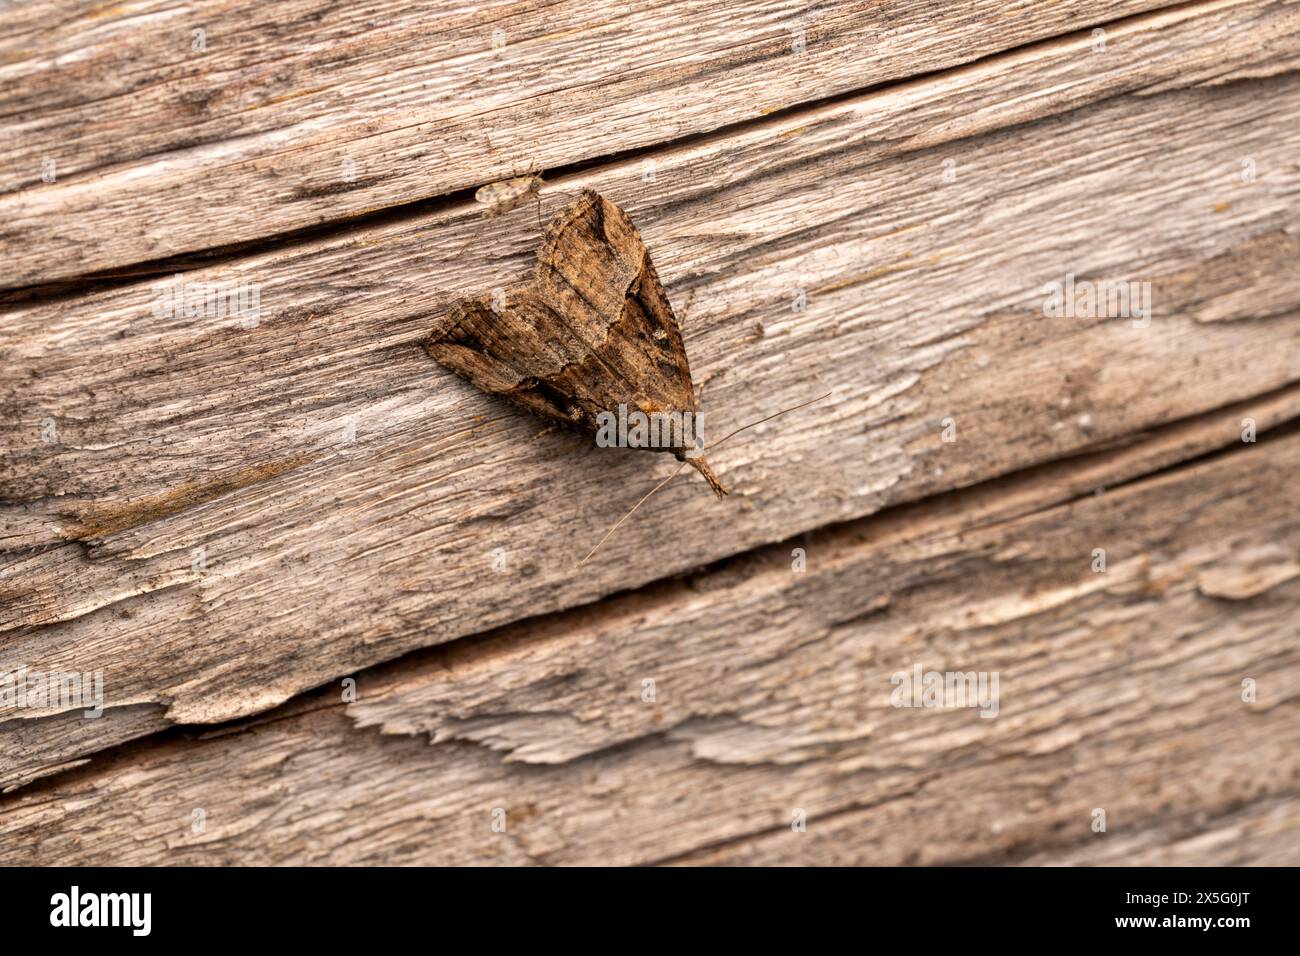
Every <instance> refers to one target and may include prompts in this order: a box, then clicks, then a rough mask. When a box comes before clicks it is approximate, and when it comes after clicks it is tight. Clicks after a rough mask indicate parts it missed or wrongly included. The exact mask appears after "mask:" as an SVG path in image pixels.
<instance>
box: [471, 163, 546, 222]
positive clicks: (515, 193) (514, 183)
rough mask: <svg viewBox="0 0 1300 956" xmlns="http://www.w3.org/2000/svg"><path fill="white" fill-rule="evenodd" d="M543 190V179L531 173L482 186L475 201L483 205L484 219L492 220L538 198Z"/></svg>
mask: <svg viewBox="0 0 1300 956" xmlns="http://www.w3.org/2000/svg"><path fill="white" fill-rule="evenodd" d="M541 188H542V177H541V176H537V175H533V174H531V173H530V174H529V175H527V176H516V177H515V178H514V179H503V180H501V181H500V182H499V183H488V184H487V185H486V186H480V187H479V188H478V191H477V192H475V193H474V199H475V201H476V202H479V203H482V204H483V218H484V219H491V218H492V217H493V216H499V215H501V214H502V213H504V212H509V211H510V210H511V209H514V208H515V207H516V206H519V205H521V204H523V203H524V202H525V201H526V200H528V199H531V198H532V197H534V196H536V195H537V192H538V190H540V189H541Z"/></svg>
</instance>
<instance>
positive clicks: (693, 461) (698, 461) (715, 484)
mask: <svg viewBox="0 0 1300 956" xmlns="http://www.w3.org/2000/svg"><path fill="white" fill-rule="evenodd" d="M830 397H831V393H830V392H827V393H826V394H825V395H818V396H817V397H816V398H813V399H809V400H808V401H806V402H800V403H799V404H798V405H791V406H790V407H789V408H783V409H781V410H780V411H779V412H773V413H772V414H771V415H768V416H767V417H766V418H760V419H759V420H758V421H756V422H750V423H749V424H748V425H741V426H740V427H739V428H737V429H736V430H735V431H733V432H731V433H730V434H729V435H724V436H723V437H722V438H719V439H718V440H717V441H715V442H714V443H713V444H712V445H709V446H708V448H705V449H704V450H705V451H709V450H710V449H713V448H717V447H718V446H719V445H721V444H722V443H723V442H724V441H727V440H728V439H730V438H734V437H735V436H736V435H739V434H740V433H741V432H743V431H744V430H745V429H747V428H753V427H754V426H755V425H761V424H763V423H764V422H770V421H771V420H772V419H774V418H779V417H780V416H782V415H784V414H785V413H786V412H794V411H798V410H799V409H801V408H807V407H808V406H809V405H815V404H816V403H817V402H820V401H821V400H822V399H825V398H830ZM702 454H703V453H701V454H700V455H696V456H695V457H693V458H687V459H685V460H684V461H683V462H682V463H681V464H680V465H678V466H677V468H676V469H675V470H674V471H673V473H672V474H671V475H669V476H668V477H667V478H665V479H664V480H663V481H661V482H659V484H657V485H655V486H654V487H653V488H651V489H650V490H649V491H648V492H646V493H645V494H644V495H643V496H642V497H641V500H640V501H638V502H637V503H636V504H634V505H633V506H632V507H631V508H629V509H628V510H627V514H625V515H623V517H621V518H619V519H618V521H616V522H614V526H613V527H612V528H610V529H609V530H608V531H606V532H605V537H603V538H601V539H600V540H599V541H597V542H596V547H594V548H592V549H591V550H590V551H588V552H587V556H586V557H585V558H583V559H582V560H581V561H579V562H578V567H582V566H583V565H584V564H586V563H587V562H588V561H590V560H591V556H592V555H593V554H595V553H596V551H597V550H599V548H600V546H601V545H602V544H604V543H605V542H606V541H608V540H609V539H610V537H611V536H612V535H613V534H614V532H615V531H617V530H618V529H619V528H620V527H622V525H623V522H624V521H626V520H627V519H628V518H630V517H632V512H634V511H636V509H637V508H640V507H641V506H642V505H643V504H645V503H646V501H648V500H649V499H650V496H651V495H653V494H654V493H655V492H656V491H658V490H659V489H660V488H662V487H663V486H664V485H666V484H668V482H670V481H672V480H673V479H674V478H676V477H677V476H678V475H680V474H681V473H682V469H683V468H685V467H686V466H687V465H690V466H692V467H693V468H694V469H695V470H696V471H698V472H699V473H700V474H701V475H703V476H704V477H705V479H706V480H707V481H708V482H709V485H710V486H711V487H712V488H713V491H714V493H715V494H717V496H718V497H719V498H721V497H722V496H723V495H725V494H726V493H727V489H726V488H724V487H722V483H721V482H720V481H718V479H717V477H716V476H715V475H714V474H713V471H712V469H710V468H709V466H708V464H707V463H706V462H705V461H704V458H703V457H702Z"/></svg>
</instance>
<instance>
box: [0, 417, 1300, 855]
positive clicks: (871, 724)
mask: <svg viewBox="0 0 1300 956" xmlns="http://www.w3.org/2000/svg"><path fill="white" fill-rule="evenodd" d="M1297 466H1300V434H1297V433H1296V432H1295V431H1294V429H1292V431H1291V433H1290V434H1287V435H1283V436H1280V437H1278V438H1277V439H1275V440H1271V441H1268V442H1265V443H1261V444H1259V445H1254V446H1244V447H1242V449H1241V450H1238V451H1234V452H1232V453H1229V454H1226V455H1223V456H1219V457H1218V458H1215V459H1212V460H1209V461H1206V462H1203V463H1200V464H1197V465H1195V466H1190V467H1183V468H1180V469H1177V470H1176V471H1173V472H1171V473H1168V474H1163V475H1160V476H1158V477H1155V478H1152V479H1148V480H1144V481H1140V482H1136V483H1133V484H1129V485H1126V486H1124V487H1122V488H1120V489H1117V490H1114V491H1111V492H1107V493H1105V494H1102V495H1088V496H1086V497H1084V498H1081V499H1077V500H1075V501H1073V502H1070V503H1067V504H1063V505H1055V506H1050V507H1045V508H1041V509H1037V510H1032V511H1030V512H1028V513H1026V514H1023V515H1022V516H1020V517H1017V518H1013V519H1009V520H1003V519H999V518H997V517H991V520H985V519H988V518H990V516H987V515H986V516H983V517H977V518H976V519H975V520H974V521H972V520H971V519H970V517H968V516H967V515H966V514H964V513H963V512H962V510H961V509H960V508H953V507H943V506H942V505H941V503H939V502H935V503H933V504H932V505H930V506H918V507H917V508H915V509H911V510H912V511H913V512H914V513H913V514H911V515H903V514H899V513H896V514H891V515H887V516H881V517H879V518H873V519H866V520H864V521H862V522H858V523H855V524H852V525H849V526H846V527H844V528H841V529H838V530H835V531H831V532H821V533H818V534H815V535H811V536H809V538H808V539H807V540H806V541H805V542H803V544H804V546H805V547H806V550H807V556H808V564H807V570H806V571H804V572H802V573H793V572H792V570H791V564H790V554H789V548H788V545H787V546H774V547H771V548H767V549H764V550H763V551H762V552H761V553H758V554H755V555H752V556H748V557H747V558H746V559H745V560H744V561H741V562H736V563H731V564H725V565H723V566H721V567H720V568H717V569H715V570H713V571H710V572H708V573H705V574H701V575H697V576H695V577H693V578H691V579H689V580H686V581H682V582H678V583H674V584H667V585H663V586H660V587H657V588H654V589H650V590H647V591H645V592H642V593H637V594H633V595H628V596H625V597H620V598H616V599H613V600H611V601H608V602H605V603H604V604H603V605H602V606H601V607H600V608H597V609H591V610H584V611H578V612H572V613H569V614H566V615H563V616H561V617H559V618H557V619H556V620H554V621H553V622H550V623H548V624H546V625H544V626H541V627H536V628H532V629H525V628H513V629H510V630H509V631H507V632H503V633H501V634H499V635H496V636H494V637H492V638H489V639H488V640H487V641H485V642H479V643H476V644H469V645H465V646H463V647H461V646H458V647H453V648H451V649H449V650H446V651H442V652H436V653H432V654H430V655H428V657H427V659H426V660H422V661H416V662H409V663H408V665H407V666H403V667H388V668H384V669H381V670H380V671H378V672H375V673H372V674H368V675H360V678H361V679H360V681H359V684H358V691H359V694H360V698H359V700H358V701H357V702H356V703H354V704H351V705H347V706H344V705H343V704H341V703H340V702H339V695H338V691H337V689H334V690H330V691H328V692H321V693H319V694H315V695H311V696H310V697H308V698H304V699H301V700H299V701H297V702H295V703H294V704H293V705H291V706H289V707H288V708H285V709H284V710H283V711H281V712H278V713H276V714H273V715H270V716H267V717H263V718H259V719H253V720H250V721H245V722H242V723H240V724H237V725H235V726H233V727H230V728H226V729H224V730H222V731H221V732H220V733H219V734H217V735H213V736H209V737H208V738H207V739H200V740H191V739H173V740H169V741H165V742H161V743H157V744H147V743H146V744H140V745H133V746H131V747H129V748H127V749H126V750H124V751H122V752H120V753H119V754H117V755H116V756H115V758H114V759H113V761H112V762H111V763H108V764H106V765H105V766H104V767H103V768H102V769H100V770H99V771H98V772H91V771H89V770H87V769H85V768H83V769H80V770H74V771H72V772H70V773H68V774H66V775H64V776H62V777H59V778H56V779H54V780H50V781H46V782H43V783H38V784H36V785H34V786H33V787H31V788H29V789H27V790H25V791H20V792H19V793H17V794H14V795H10V796H9V797H6V798H3V799H0V834H2V835H3V839H0V860H3V861H4V862H6V863H30V862H53V861H56V860H57V861H59V862H64V863H102V862H110V861H111V862H115V863H162V862H171V863H201V864H222V863H233V862H240V863H250V862H252V863H308V862H326V863H365V862H379V861H382V862H386V863H485V862H508V863H535V862H540V863H583V862H586V863H602V864H613V863H642V862H699V861H708V860H714V861H717V860H726V861H728V862H732V861H734V862H769V863H771V862H778V863H835V862H873V863H945V862H963V861H971V860H980V861H985V862H987V861H990V860H1002V859H1010V860H1016V859H1021V860H1025V859H1030V860H1033V861H1034V862H1075V863H1078V862H1112V863H1123V862H1127V861H1128V857H1127V856H1125V854H1124V853H1122V852H1117V851H1119V850H1121V849H1122V848H1123V847H1124V846H1128V847H1130V848H1135V851H1136V850H1141V851H1142V852H1147V853H1152V855H1154V856H1155V857H1156V858H1158V859H1159V858H1163V859H1166V860H1172V861H1175V862H1180V863H1204V862H1215V861H1219V860H1222V859H1224V858H1225V856H1231V858H1232V859H1233V860H1235V861H1237V862H1251V861H1252V860H1254V859H1255V856H1254V853H1255V852H1258V853H1260V854H1261V857H1262V858H1263V859H1266V860H1272V861H1278V857H1277V855H1276V853H1274V854H1273V855H1269V853H1268V851H1266V850H1265V849H1264V845H1265V841H1263V840H1261V839H1260V838H1258V836H1256V837H1255V838H1253V839H1251V841H1250V842H1248V843H1247V844H1246V845H1245V847H1244V848H1239V849H1238V850H1237V851H1236V852H1233V853H1231V854H1228V853H1227V852H1226V851H1225V850H1224V848H1223V847H1222V846H1221V845H1218V844H1217V843H1216V840H1215V831H1216V829H1217V828H1220V827H1228V826H1231V825H1233V819H1234V815H1241V813H1242V810H1243V808H1245V809H1246V810H1247V811H1249V814H1250V815H1251V817H1252V819H1253V822H1252V823H1250V824H1249V826H1250V827H1253V828H1255V829H1258V828H1260V827H1268V828H1271V829H1273V830H1275V831H1279V832H1281V833H1282V834H1284V835H1285V839H1286V841H1287V842H1286V843H1285V844H1284V845H1286V846H1294V845H1295V838H1294V832H1293V831H1294V820H1295V819H1296V781H1297V775H1298V774H1300V719H1298V718H1300V710H1297V701H1298V700H1300V694H1298V692H1300V648H1297V646H1296V643H1295V640H1294V607H1295V602H1296V600H1297V599H1300V575H1293V576H1290V577H1288V578H1274V579H1272V583H1271V584H1269V585H1268V586H1265V587H1263V588H1262V589H1261V590H1259V591H1258V592H1257V593H1254V594H1252V595H1250V596H1248V597H1247V596H1243V597H1241V598H1240V599H1238V600H1224V599H1222V598H1218V597H1212V596H1208V595H1207V594H1205V593H1203V589H1202V582H1204V581H1206V580H1207V579H1213V578H1215V577H1216V576H1220V575H1222V574H1225V573H1230V572H1232V571H1234V569H1240V568H1241V567H1243V566H1247V565H1248V566H1256V565H1259V564H1261V563H1276V562H1279V561H1281V562H1286V561H1291V562H1294V561H1295V560H1296V558H1297V556H1300V509H1297V508H1296V507H1295V504H1296V502H1295V499H1294V496H1291V495H1280V494H1278V493H1277V490H1278V489H1282V488H1285V487H1287V480H1288V478H1289V476H1291V475H1293V474H1294V473H1295V469H1296V467H1297ZM1009 490H1010V491H1011V492H1012V493H1013V495H1014V496H1015V497H1018V498H1020V499H1021V500H1029V499H1032V498H1034V497H1035V496H1037V497H1038V500H1039V501H1040V502H1047V501H1052V500H1054V499H1055V494H1056V483H1055V481H1054V480H1048V481H1043V480H1041V478H1037V477H1034V476H1029V477H1026V478H1025V479H1023V481H1022V483H1021V485H1020V486H1019V487H1016V488H1012V489H1009ZM1099 546H1100V547H1104V548H1106V549H1107V552H1108V558H1109V560H1108V566H1107V570H1106V572H1105V573H1101V574H1099V573H1094V572H1093V571H1092V570H1091V568H1090V563H1091V561H1090V555H1091V549H1092V548H1094V547H1099ZM917 663H920V664H922V665H923V666H924V667H926V668H933V669H939V670H958V669H959V670H967V671H970V670H974V671H997V672H998V673H999V675H1000V694H999V711H998V715H997V716H996V717H994V718H992V719H982V718H981V717H979V716H978V714H977V713H976V712H975V711H973V710H944V709H916V708H898V707H895V706H892V705H891V693H892V691H893V686H892V683H891V675H892V674H894V673H896V672H899V671H908V670H910V669H911V668H912V667H913V666H914V665H915V664H917ZM1245 677H1251V678H1254V679H1255V680H1256V681H1257V682H1258V698H1257V700H1255V701H1254V702H1253V703H1246V702H1244V701H1243V699H1242V697H1241V682H1242V680H1243V678H1245ZM646 679H653V680H654V681H655V698H654V700H653V701H652V702H648V701H646V700H645V699H644V698H643V687H644V684H643V682H644V680H646ZM376 731H380V732H376ZM1099 807H1100V808H1103V809H1105V810H1106V812H1107V832H1106V834H1105V835H1095V834H1093V833H1092V832H1091V829H1090V826H1091V823H1092V820H1093V811H1094V809H1096V808H1099ZM494 808H501V809H502V810H504V811H505V814H506V821H507V830H506V832H505V833H495V832H493V830H492V821H493V816H492V814H493V810H494ZM796 808H798V809H802V810H804V811H805V812H806V813H807V830H806V832H801V833H796V832H794V831H793V830H792V829H791V827H790V822H791V814H792V812H793V810H794V809H796ZM195 809H201V810H203V811H204V813H205V814H206V827H205V829H204V830H203V832H201V833H195V832H193V830H192V828H191V821H192V819H193V817H192V814H193V811H194V810H195ZM1191 833H1201V834H1202V841H1201V842H1200V843H1197V842H1196V840H1195V839H1193V838H1191V837H1190V836H1189V834H1191ZM1171 837H1172V842H1170V839H1171ZM1108 841H1118V845H1112V844H1111V843H1109V842H1108ZM1157 845H1158V846H1160V847H1162V848H1163V851H1162V852H1161V853H1154V852H1153V851H1152V847H1154V846H1157ZM1283 861H1284V862H1292V863H1294V862H1295V861H1294V859H1293V858H1287V859H1285V860H1283Z"/></svg>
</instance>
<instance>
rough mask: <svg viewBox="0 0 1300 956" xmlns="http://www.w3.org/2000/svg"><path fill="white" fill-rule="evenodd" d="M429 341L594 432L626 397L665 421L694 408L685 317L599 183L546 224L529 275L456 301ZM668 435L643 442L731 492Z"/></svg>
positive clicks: (483, 381)
mask: <svg viewBox="0 0 1300 956" xmlns="http://www.w3.org/2000/svg"><path fill="white" fill-rule="evenodd" d="M494 306H495V308H494ZM425 348H426V349H427V350H428V352H429V354H430V355H431V356H432V357H433V358H435V359H437V360H438V361H439V362H441V363H442V364H443V365H445V366H446V367H447V368H449V369H451V370H452V371H453V372H456V373H457V374H459V375H462V376H464V377H465V378H467V379H469V381H470V382H472V383H473V384H474V385H475V386H477V387H478V388H480V389H482V390H483V391H485V392H491V393H492V394H495V395H502V396H504V397H506V398H508V399H509V400H510V401H512V402H514V403H515V404H516V405H519V406H520V407H521V408H525V409H527V410H528V411H530V412H533V413H535V414H537V415H540V416H542V417H544V418H548V419H551V420H552V421H555V422H558V423H560V424H563V425H565V426H566V427H568V428H571V429H574V430H576V431H578V432H581V433H583V434H587V435H591V436H592V437H593V438H594V437H595V436H596V434H597V432H598V431H599V430H600V427H601V421H605V422H607V421H608V416H609V415H611V414H615V413H617V411H618V410H619V406H620V405H622V406H625V407H626V409H627V410H628V411H629V413H630V412H631V411H632V410H636V411H639V412H641V413H642V415H644V416H646V417H647V418H650V417H652V416H656V415H657V416H659V417H660V420H663V419H665V418H667V417H671V416H672V415H673V414H674V413H677V414H678V416H679V418H678V420H679V421H680V420H681V419H680V416H681V415H683V414H684V413H688V412H689V413H690V420H691V421H694V420H695V418H696V415H697V414H698V412H699V408H698V403H697V398H696V394H695V390H694V388H693V387H692V382H691V369H690V365H689V364H688V363H687V361H686V348H685V346H684V345H683V343H682V332H681V328H680V327H679V325H678V322H677V317H676V315H674V313H673V307H672V305H671V304H670V303H669V301H668V296H667V295H666V294H665V293H664V290H663V286H662V285H660V283H659V277H658V275H656V274H655V269H654V265H653V264H651V262H650V254H649V252H648V251H647V250H646V247H645V243H643V242H642V241H641V236H640V234H639V233H638V232H637V231H636V227H635V226H633V225H632V220H631V219H629V218H628V216H627V213H625V212H623V210H622V209H620V208H619V207H618V206H616V205H614V203H612V202H610V201H609V200H608V199H606V198H604V197H603V196H601V195H600V194H599V193H596V192H594V191H592V190H584V191H583V193H582V195H581V196H580V197H579V198H578V199H577V200H576V201H574V202H573V203H571V204H570V205H568V206H567V207H565V208H564V209H563V210H561V211H560V212H559V213H557V214H556V216H555V217H554V218H553V219H552V220H551V221H550V223H549V224H548V225H547V227H546V232H545V234H544V236H543V239H542V244H541V248H540V249H539V250H538V253H537V265H536V267H535V268H534V270H533V274H532V277H531V279H529V280H528V281H526V282H524V283H522V284H521V285H519V286H516V287H514V288H512V289H508V290H505V295H504V301H502V297H501V296H500V294H499V293H498V296H497V297H496V299H495V301H493V300H489V299H486V298H469V299H463V300H461V301H460V302H458V303H457V304H456V306H455V307H454V308H453V310H452V313H451V315H450V316H449V317H448V320H447V321H446V323H445V324H443V325H442V326H441V327H440V328H438V329H437V330H435V331H434V332H433V334H432V335H430V336H429V338H428V339H427V340H426V342H425ZM602 413H605V415H602ZM666 434H667V436H668V439H669V440H668V441H661V442H659V443H657V447H646V448H645V450H647V451H668V452H672V453H673V455H674V456H675V457H676V458H677V459H678V460H679V461H681V462H683V463H686V464H689V465H690V466H691V467H693V468H694V469H695V470H696V471H698V472H699V473H700V474H701V475H703V476H704V478H705V480H707V481H708V483H709V485H710V487H712V488H713V491H714V492H715V493H716V494H717V496H718V497H719V498H721V497H722V496H723V495H725V494H726V493H727V490H726V489H725V488H724V487H723V486H722V483H721V482H720V481H718V479H717V476H715V475H714V474H713V471H712V470H711V469H710V468H709V465H708V463H707V462H706V461H705V460H704V457H703V456H702V455H700V454H698V449H697V448H696V446H695V445H694V444H693V443H692V444H690V445H689V446H688V445H687V443H686V441H685V437H686V436H684V435H683V430H682V429H681V428H678V429H676V430H675V432H674V431H673V430H671V429H669V430H667V431H666ZM688 453H689V454H688Z"/></svg>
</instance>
